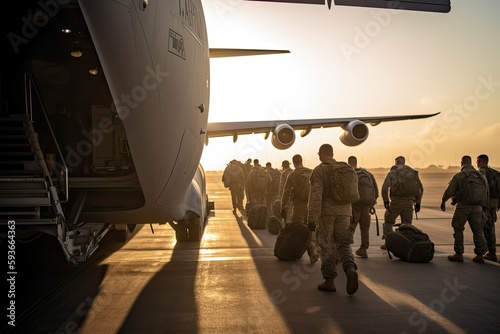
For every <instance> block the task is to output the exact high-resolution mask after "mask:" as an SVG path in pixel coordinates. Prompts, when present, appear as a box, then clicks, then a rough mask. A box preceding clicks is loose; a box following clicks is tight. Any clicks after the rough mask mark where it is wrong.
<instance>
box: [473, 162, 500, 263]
mask: <svg viewBox="0 0 500 334" xmlns="http://www.w3.org/2000/svg"><path fill="white" fill-rule="evenodd" d="M488 162H489V158H488V156H487V155H486V154H481V155H480V156H478V157H477V168H478V170H479V171H480V172H481V173H483V174H484V175H485V176H486V179H487V180H488V185H489V190H490V200H489V201H488V205H487V206H486V208H484V211H485V212H484V213H485V214H484V215H483V218H484V222H483V223H484V237H485V238H486V244H487V246H488V253H487V254H485V255H484V258H485V259H486V260H490V261H497V249H496V243H497V238H496V235H495V222H496V221H497V210H498V209H499V208H500V207H499V200H498V197H499V195H500V172H498V171H496V170H494V169H493V168H491V167H488Z"/></svg>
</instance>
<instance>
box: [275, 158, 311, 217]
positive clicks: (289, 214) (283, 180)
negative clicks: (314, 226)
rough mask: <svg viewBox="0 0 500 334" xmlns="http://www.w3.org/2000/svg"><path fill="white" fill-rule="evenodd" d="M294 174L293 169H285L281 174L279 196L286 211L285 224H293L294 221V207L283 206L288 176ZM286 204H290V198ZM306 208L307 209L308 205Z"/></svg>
mask: <svg viewBox="0 0 500 334" xmlns="http://www.w3.org/2000/svg"><path fill="white" fill-rule="evenodd" d="M292 172H293V169H291V168H290V167H288V168H285V169H283V171H282V172H281V179H280V190H279V195H280V199H281V203H282V204H281V206H282V207H284V208H285V210H286V219H285V223H289V222H291V219H292V205H283V191H284V190H285V183H286V179H287V178H288V175H290V173H292ZM286 202H287V203H288V198H287V200H286ZM306 207H307V203H306ZM306 210H307V208H306ZM306 215H307V212H306Z"/></svg>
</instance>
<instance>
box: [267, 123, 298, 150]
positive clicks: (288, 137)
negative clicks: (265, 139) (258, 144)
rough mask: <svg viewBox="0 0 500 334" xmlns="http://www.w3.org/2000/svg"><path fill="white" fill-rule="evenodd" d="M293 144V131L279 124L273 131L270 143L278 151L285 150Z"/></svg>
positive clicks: (287, 126) (286, 125)
mask: <svg viewBox="0 0 500 334" xmlns="http://www.w3.org/2000/svg"><path fill="white" fill-rule="evenodd" d="M294 142H295V130H294V129H293V128H292V127H291V126H290V125H288V124H280V125H278V126H277V127H275V128H274V130H273V136H272V137H271V143H272V144H273V146H274V147H276V148H277V149H278V150H286V149H287V148H289V147H290V146H292V144H293V143H294Z"/></svg>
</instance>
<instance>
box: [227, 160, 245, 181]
mask: <svg viewBox="0 0 500 334" xmlns="http://www.w3.org/2000/svg"><path fill="white" fill-rule="evenodd" d="M227 174H228V175H229V182H230V183H237V182H243V181H244V179H243V178H244V175H243V170H242V169H241V167H239V166H238V165H233V164H231V165H229V166H228V167H227Z"/></svg>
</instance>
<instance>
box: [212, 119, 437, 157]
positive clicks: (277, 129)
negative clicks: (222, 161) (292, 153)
mask: <svg viewBox="0 0 500 334" xmlns="http://www.w3.org/2000/svg"><path fill="white" fill-rule="evenodd" d="M438 114H439V112H438V113H434V114H424V115H399V116H371V117H346V118H323V119H293V120H272V121H249V122H209V123H208V126H207V131H206V138H207V139H206V140H207V142H206V144H208V139H209V138H213V137H228V136H232V137H233V141H234V142H236V140H237V139H238V136H240V135H246V134H256V133H264V134H266V138H267V137H268V136H269V135H270V134H272V138H271V142H272V144H273V145H274V146H275V147H276V148H278V149H282V150H283V149H287V148H289V147H291V146H292V144H293V143H294V142H295V131H297V130H301V133H300V136H301V137H304V136H306V135H307V134H309V133H310V132H311V130H312V129H320V128H331V127H341V128H342V129H343V130H344V131H343V133H342V134H341V136H340V141H341V142H342V143H343V144H344V145H347V146H357V145H359V144H361V143H363V142H364V141H365V140H366V138H368V124H370V125H371V126H375V125H378V124H380V123H382V122H393V121H403V120H412V119H422V118H428V117H433V116H436V115H438Z"/></svg>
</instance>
